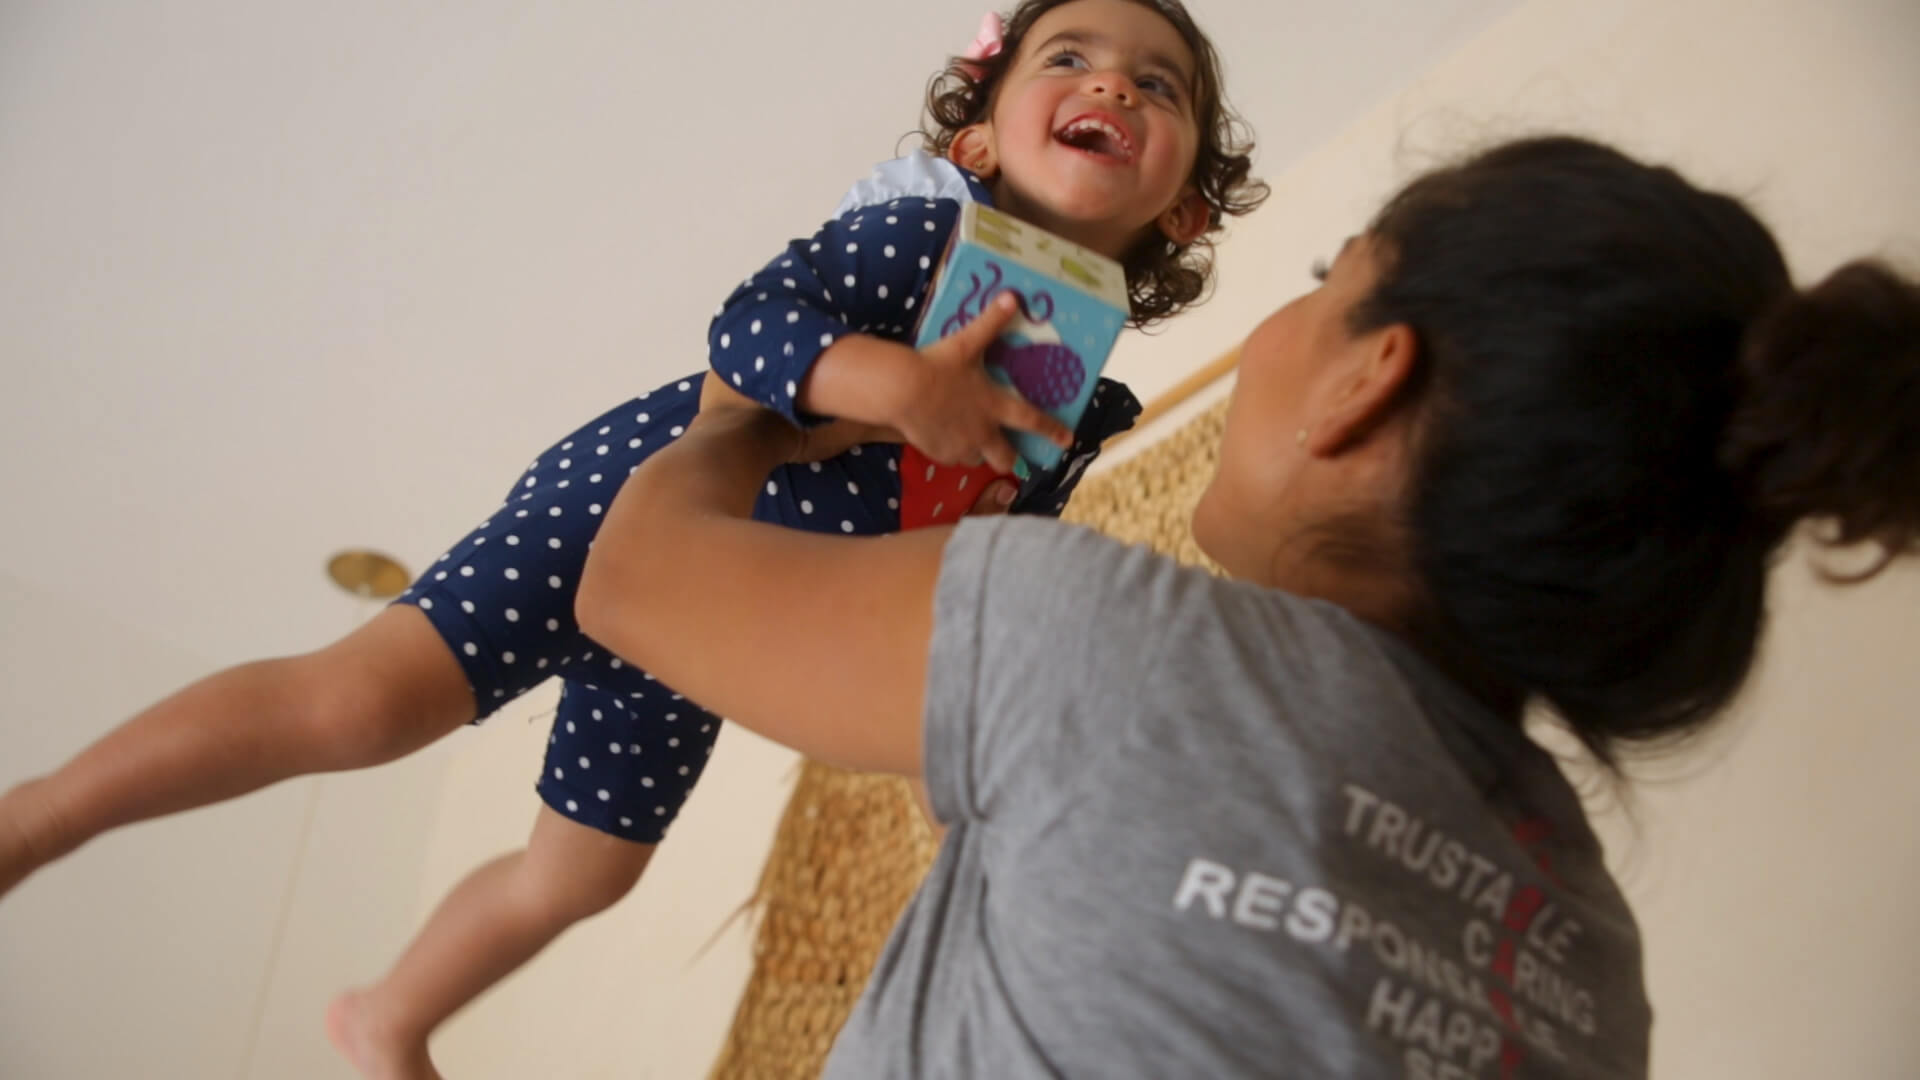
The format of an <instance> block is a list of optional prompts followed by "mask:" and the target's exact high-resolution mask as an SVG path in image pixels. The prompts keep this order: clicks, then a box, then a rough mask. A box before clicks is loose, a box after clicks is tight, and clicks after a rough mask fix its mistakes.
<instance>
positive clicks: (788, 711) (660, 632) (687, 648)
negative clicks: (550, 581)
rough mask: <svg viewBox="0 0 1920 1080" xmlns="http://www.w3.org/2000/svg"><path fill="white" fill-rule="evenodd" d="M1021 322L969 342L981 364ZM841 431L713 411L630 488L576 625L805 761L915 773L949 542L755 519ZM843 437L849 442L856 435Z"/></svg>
mask: <svg viewBox="0 0 1920 1080" xmlns="http://www.w3.org/2000/svg"><path fill="white" fill-rule="evenodd" d="M1009 314H1010V313H1009V312H1007V311H1005V310H1004V309H1000V308H996V309H994V310H993V312H992V313H991V314H989V315H984V316H982V317H981V318H979V319H977V320H975V321H974V323H973V324H972V325H970V326H968V327H967V328H966V329H965V330H963V331H961V335H964V336H966V341H965V344H966V346H967V347H968V348H969V349H971V350H972V351H973V353H974V354H976V355H977V354H978V353H979V352H980V351H981V350H983V349H984V348H985V346H986V344H987V343H989V342H991V341H992V340H993V338H994V336H995V335H997V334H998V333H999V331H1000V328H1001V326H1002V325H1003V324H1004V323H1005V321H1006V319H1007V317H1008V316H1009ZM832 430H833V429H831V428H824V429H816V430H815V431H813V432H808V433H802V432H798V431H796V430H795V429H794V428H793V427H792V426H791V425H789V424H787V423H786V422H785V421H783V420H782V419H780V418H779V417H778V416H776V415H774V414H772V413H769V412H766V411H763V410H758V409H754V410H749V409H744V408H737V407H724V408H709V409H707V410H706V411H704V412H702V413H701V415H700V417H699V419H698V420H697V421H695V422H694V424H693V425H691V426H690V427H689V428H688V429H687V432H686V434H685V435H683V436H681V438H680V439H679V440H678V441H676V442H674V443H672V444H671V445H669V446H667V447H665V448H664V449H662V450H661V451H660V452H659V453H657V454H655V455H654V456H653V457H652V458H650V459H648V461H647V462H646V464H644V465H642V466H641V467H640V469H639V471H638V472H636V473H635V474H634V475H633V476H632V478H630V479H629V480H628V481H627V483H626V485H625V487H624V488H622V490H621V492H620V494H619V496H618V497H617V498H615V499H614V501H613V505H612V506H611V507H610V508H609V509H608V511H607V521H606V524H605V525H604V526H603V527H602V528H601V530H600V533H599V535H598V536H597V537H595V539H594V545H593V550H592V552H591V553H590V554H589V555H588V557H587V564H586V569H585V571H584V572H583V574H582V576H581V581H580V592H579V597H578V599H577V601H576V612H577V615H578V618H579V622H580V628H581V629H582V630H583V631H584V632H585V633H586V634H587V635H588V636H589V637H591V638H593V639H594V640H595V641H598V642H600V643H601V644H603V645H605V646H606V647H607V648H609V649H611V650H612V651H613V652H615V653H616V654H618V655H620V656H621V657H623V658H625V659H627V660H629V661H631V662H632V663H635V664H638V665H640V666H641V667H643V668H645V669H646V670H647V671H648V672H650V673H652V674H653V675H654V676H655V677H656V678H658V679H660V680H661V681H662V682H665V683H667V684H668V685H670V686H672V687H673V688H674V689H675V690H676V691H678V692H679V693H682V694H685V695H686V696H688V697H690V698H693V699H694V700H696V701H698V702H700V703H701V704H702V705H705V706H706V707H707V708H709V709H712V710H713V711H715V712H716V713H719V714H720V715H721V716H725V717H727V718H729V719H731V720H733V721H735V722H736V723H739V724H741V725H742V726H744V727H746V728H748V729H750V730H753V731H757V732H759V733H760V734H762V735H765V736H767V737H768V738H770V739H773V740H774V741H775V742H779V743H783V744H785V745H787V746H790V747H793V748H794V749H796V750H799V751H800V752H802V753H804V754H807V755H808V756H810V757H815V758H819V759H821V760H823V761H828V762H832V763H834V764H838V765H843V766H847V767H850V768H856V769H866V770H878V771H885V772H893V773H899V774H903V775H908V776H916V775H918V774H919V772H920V768H921V760H920V743H921V726H920V725H921V710H922V706H923V699H924V696H925V688H926V681H927V647H928V642H929V639H930V638H931V635H932V631H933V594H934V585H935V582H936V580H937V579H938V576H939V572H940V558H941V552H942V550H943V549H944V548H945V546H946V541H947V536H948V534H949V532H950V530H947V529H924V530H916V531H914V532H910V533H900V534H895V535H891V536H881V537H836V536H821V535H816V534H813V533H805V532H799V531H796V530H793V529H787V528H783V527H780V526H777V525H768V524H763V523H760V522H756V521H753V520H752V519H751V517H750V515H751V513H752V511H753V502H754V498H755V496H756V494H757V493H758V492H759V489H760V486H761V485H762V484H764V483H765V482H766V478H767V473H768V471H769V470H771V469H772V468H774V467H775V466H776V465H779V464H781V463H782V462H785V461H789V460H799V459H805V458H817V457H821V456H826V455H827V454H828V453H829V452H831V451H832V450H834V449H837V448H836V447H832V446H823V445H822V444H821V440H822V439H824V438H831V437H832V436H831V434H830V433H831V432H832ZM842 441H845V436H844V434H843V436H842Z"/></svg>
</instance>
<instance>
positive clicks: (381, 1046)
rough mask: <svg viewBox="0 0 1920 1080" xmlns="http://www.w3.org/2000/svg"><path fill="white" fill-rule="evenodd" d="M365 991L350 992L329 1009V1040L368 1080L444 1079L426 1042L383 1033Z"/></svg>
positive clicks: (328, 1007) (337, 999)
mask: <svg viewBox="0 0 1920 1080" xmlns="http://www.w3.org/2000/svg"><path fill="white" fill-rule="evenodd" d="M368 997H369V995H368V993H367V992H366V991H364V990H349V991H347V992H346V993H344V994H341V995H340V996H339V997H337V998H334V999H333V1004H331V1005H328V1006H327V1038H328V1039H329V1040H331V1041H332V1042H333V1048H334V1049H335V1050H338V1051H340V1056H341V1057H344V1058H346V1059H347V1063H348V1064H350V1065H352V1066H353V1067H354V1069H356V1070H357V1071H358V1072H359V1073H360V1075H361V1076H363V1077H366V1080H441V1077H440V1074H439V1073H438V1072H436V1071H435V1070H434V1067H433V1060H432V1059H431V1058H429V1057H428V1056H427V1045H426V1043H425V1042H424V1041H420V1040H410V1039H403V1038H396V1037H395V1036H394V1035H393V1034H392V1033H391V1032H386V1031H383V1030H381V1027H382V1025H381V1024H380V1022H379V1018H378V1017H377V1016H375V1015H374V1010H373V1009H372V1007H371V1005H370V1003H369V1001H368Z"/></svg>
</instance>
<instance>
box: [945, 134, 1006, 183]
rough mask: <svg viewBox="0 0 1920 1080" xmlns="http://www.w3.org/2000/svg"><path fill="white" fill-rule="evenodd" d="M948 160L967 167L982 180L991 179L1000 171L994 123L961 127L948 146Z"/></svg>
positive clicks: (964, 167)
mask: <svg viewBox="0 0 1920 1080" xmlns="http://www.w3.org/2000/svg"><path fill="white" fill-rule="evenodd" d="M947 160H948V161H951V162H953V163H954V164H955V165H958V166H960V167H961V168H963V169H967V170H969V171H971V172H973V173H974V174H975V175H977V176H979V177H980V179H982V180H991V179H993V178H994V177H995V176H996V175H998V174H999V172H1000V155H999V153H998V151H996V150H995V149H994V142H993V125H992V124H990V123H984V122H983V123H978V124H974V125H972V126H970V127H965V128H961V129H960V133H959V134H958V135H955V136H954V137H953V142H952V143H951V144H950V145H948V147H947Z"/></svg>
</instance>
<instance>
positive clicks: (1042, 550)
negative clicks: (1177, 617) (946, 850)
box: [923, 517, 1206, 823]
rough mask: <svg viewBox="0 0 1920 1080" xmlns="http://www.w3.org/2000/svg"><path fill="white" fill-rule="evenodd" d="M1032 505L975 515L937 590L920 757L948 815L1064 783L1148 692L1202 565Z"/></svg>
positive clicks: (1059, 789)
mask: <svg viewBox="0 0 1920 1080" xmlns="http://www.w3.org/2000/svg"><path fill="white" fill-rule="evenodd" d="M1196 574H1199V572H1197V571H1192V570H1189V569H1186V568H1183V567H1180V566H1179V565H1177V564H1176V563H1174V562H1173V561H1172V560H1170V559H1166V558H1164V557H1162V556H1160V555H1157V554H1155V553H1153V552H1151V551H1149V550H1147V549H1146V548H1143V547H1128V546H1125V545H1122V544H1120V543H1119V542H1117V541H1115V540H1112V539H1110V538H1108V537H1104V536H1101V535H1099V534H1098V533H1095V532H1093V531H1091V530H1088V529H1084V528H1081V527H1079V526H1074V525H1064V524H1061V523H1059V522H1055V521H1048V520H1045V519H1036V518H1015V517H1002V518H992V519H984V518H983V519H970V520H968V521H966V522H964V523H962V524H961V525H960V526H959V528H957V529H956V530H955V531H954V534H953V536H952V538H951V539H950V540H949V541H948V543H947V548H946V552H945V555H944V557H943V559H942V562H941V569H940V578H939V585H938V587H937V588H936V590H935V600H934V629H933V639H932V643H931V646H930V651H929V653H928V658H927V687H926V704H925V713H924V723H925V744H924V746H925V748H924V751H923V753H924V759H925V760H924V766H925V775H926V780H927V791H928V794H929V796H930V798H931V799H932V801H933V806H934V810H935V812H936V813H937V814H938V815H939V817H940V819H941V820H942V821H943V822H947V823H954V822H958V821H988V820H991V819H992V818H993V817H994V816H995V814H996V812H999V811H1001V810H1004V809H1006V808H1008V807H1010V806H1015V805H1017V806H1019V807H1020V809H1021V810H1022V812H1025V813H1032V812H1035V811H1036V809H1037V806H1036V804H1037V803H1038V802H1040V801H1044V800H1046V799H1049V798H1059V797H1063V795H1064V794H1065V793H1066V790H1067V788H1068V787H1069V783H1070V781H1071V780H1072V778H1073V777H1075V776H1076V775H1079V774H1084V773H1086V772H1088V771H1089V770H1090V769H1091V768H1092V767H1093V765H1094V762H1095V759H1096V758H1097V757H1098V756H1099V755H1102V754H1106V753H1111V752H1115V751H1116V750H1117V749H1119V748H1120V747H1121V746H1122V745H1123V744H1124V743H1125V742H1126V741H1127V740H1128V739H1129V738H1130V737H1131V731H1132V728H1133V725H1135V724H1136V723H1138V722H1140V721H1141V720H1142V719H1144V715H1143V714H1144V712H1145V711H1147V710H1150V709H1152V708H1153V706H1152V705H1151V704H1150V702H1149V701H1148V696H1149V691H1150V688H1151V687H1152V685H1153V684H1154V670H1155V667H1156V665H1157V664H1158V662H1159V657H1160V654H1161V652H1162V649H1163V644H1164V638H1165V635H1166V633H1167V628H1168V626H1169V625H1170V623H1171V620H1169V619H1168V618H1165V617H1162V616H1163V615H1165V614H1167V613H1170V612H1172V611H1174V610H1176V609H1177V608H1178V607H1179V606H1180V605H1181V604H1182V603H1184V602H1186V601H1185V598H1186V597H1188V596H1191V595H1192V592H1193V590H1194V589H1195V588H1196V587H1204V582H1205V580H1206V579H1205V575H1204V574H1199V577H1200V579H1201V580H1200V581H1198V582H1196V581H1195V580H1193V578H1194V576H1195V575H1196Z"/></svg>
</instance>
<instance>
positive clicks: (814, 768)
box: [712, 403, 1225, 1080]
mask: <svg viewBox="0 0 1920 1080" xmlns="http://www.w3.org/2000/svg"><path fill="white" fill-rule="evenodd" d="M1224 416H1225V405H1224V403H1223V404H1221V405H1216V406H1214V407H1213V408H1212V409H1210V410H1208V411H1207V412H1205V413H1202V414H1201V415H1200V416H1198V417H1196V418H1195V419H1194V420H1192V421H1190V422H1189V423H1187V424H1186V425H1185V426H1183V427H1182V428H1180V429H1179V430H1178V431H1177V432H1175V433H1174V434H1173V435H1171V436H1169V437H1168V438H1166V439H1165V440H1163V441H1161V442H1159V443H1156V444H1155V445H1154V446H1152V447H1150V448H1148V449H1147V450H1145V451H1143V452H1142V453H1140V454H1139V455H1138V456H1136V457H1134V458H1132V459H1131V460H1129V461H1126V462H1123V463H1122V464H1120V465H1119V466H1117V467H1115V468H1113V469H1110V470H1107V471H1105V472H1101V473H1098V474H1096V475H1094V476H1091V477H1088V478H1087V479H1086V480H1085V481H1084V482H1082V484H1081V485H1080V490H1079V491H1078V492H1077V493H1076V494H1075V495H1074V498H1073V502H1072V504H1071V506H1070V507H1069V509H1068V511H1067V514H1066V517H1067V520H1069V521H1075V522H1079V523H1081V524H1084V525H1089V526H1092V527H1093V528H1096V529H1099V530H1100V531H1102V532H1104V533H1107V534H1108V535H1111V536H1114V537H1116V538H1118V539H1121V540H1124V541H1127V542H1129V543H1140V544H1146V545H1148V546H1150V547H1152V548H1154V549H1155V550H1157V551H1161V552H1164V553H1166V554H1169V555H1172V556H1173V557H1175V558H1177V559H1179V560H1180V561H1182V562H1185V563H1189V564H1193V565H1206V558H1205V556H1203V555H1201V554H1200V549H1199V548H1198V547H1197V546H1196V545H1195V544H1194V541H1193V533H1192V530H1191V529H1190V528H1189V526H1188V519H1189V517H1190V515H1191V514H1192V511H1193V505H1194V503H1195V502H1196V501H1198V500H1199V498H1200V492H1201V490H1202V489H1203V488H1205V486H1206V483H1207V479H1208V478H1209V477H1211V476H1212V475H1213V466H1214V462H1215V460H1216V459H1217V457H1218V452H1219V445H1220V429H1221V422H1222V419H1223V418H1224ZM936 848H937V844H936V842H935V838H934V834H933V830H932V829H931V828H930V827H929V826H928V825H927V822H926V819H925V818H924V817H923V816H922V815H921V813H920V809H919V806H918V805H917V804H916V803H915V802H914V798H913V795H912V792H911V789H909V788H908V786H907V784H906V783H905V782H904V781H902V780H899V779H896V778H893V777H876V776H864V775H859V774H855V773H848V772H843V771H841V770H839V769H834V768H830V767H828V766H825V765H820V764H816V763H813V762H807V763H806V764H805V765H803V766H802V767H801V773H800V781H799V784H798V785H797V786H796V787H795V789H794V793H793V797H792V799H791V800H790V801H789V802H788V804H787V809H786V811H785V813H784V815H783V816H782V818H781V821H780V829H779V832H778V833H777V834H776V835H775V837H774V843H773V852H772V854H771V855H769V856H768V859H767V866H766V869H765V870H764V871H762V873H761V877H760V886H759V890H758V894H757V897H756V906H757V907H758V909H759V926H758V929H757V931H756V935H755V940H754V968H753V975H752V977H751V979H750V980H749V982H748V984H747V989H746V993H745V994H744V995H743V996H742V998H741V1001H740V1006H739V1009H738V1011H737V1012H736V1013H735V1014H734V1018H733V1028H732V1030H731V1031H730V1032H729V1033H728V1036H727V1043H726V1046H725V1047H724V1048H723V1049H722V1051H721V1054H720V1060H719V1061H718V1062H717V1063H716V1064H715V1065H714V1069H713V1073H712V1078H713V1080H812V1078H813V1077H817V1076H819V1075H820V1069H821V1067H822V1066H823V1065H824V1064H825V1062H826V1056H827V1051H828V1049H829V1048H831V1047H832V1045H833V1039H834V1036H835V1035H836V1034H837V1033H838V1032H839V1030H840V1025H841V1024H842V1023H844V1022H845V1021H846V1018H847V1014H848V1012H849V1011H851V1010H852V1008H853V1003H854V1001H855V1000H856V999H858V998H859V996H860V992H861V990H862V989H863V988H864V987H865V986H866V981H867V975H868V973H870V972H871V971H872V970H873V964H874V961H875V960H876V959H877V958H878V957H879V955H880V948H881V946H882V945H884V944H885V943H886V940H887V935H888V933H889V932H890V931H891V930H892V929H893V924H894V921H895V920H896V919H897V918H898V917H899V914H900V911H901V909H902V908H904V907H905V906H906V903H907V901H908V899H910V898H911V897H912V896H913V891H914V889H915V888H917V887H918V886H919V884H920V879H921V878H922V877H924V876H925V875H926V872H927V867H928V866H929V865H931V863H932V862H933V856H934V852H935V850H936Z"/></svg>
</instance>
